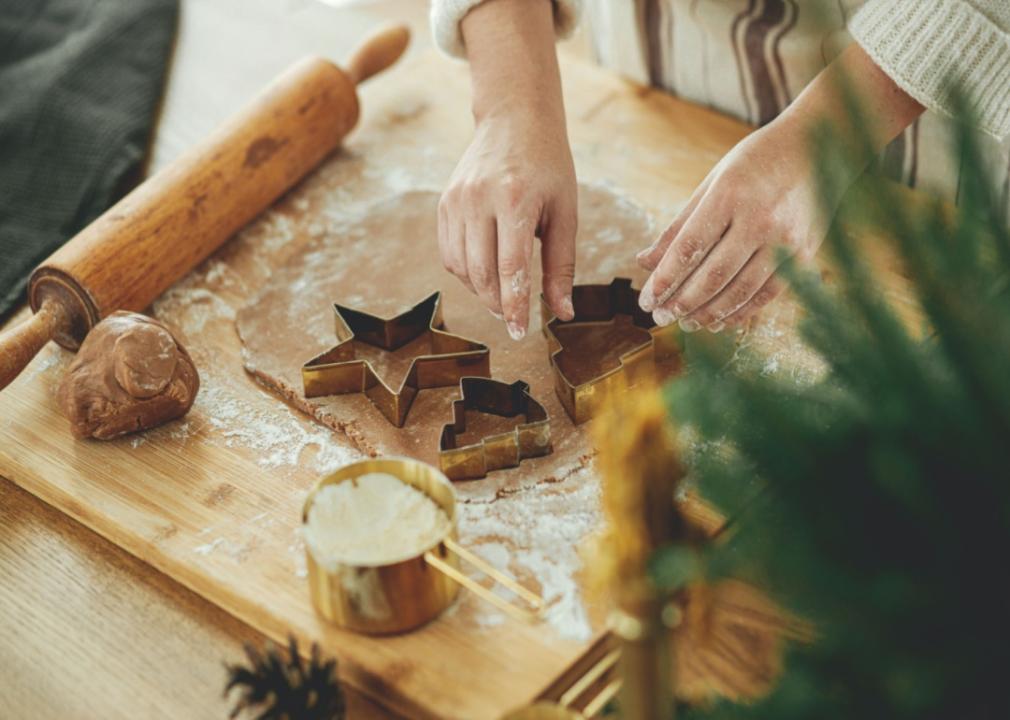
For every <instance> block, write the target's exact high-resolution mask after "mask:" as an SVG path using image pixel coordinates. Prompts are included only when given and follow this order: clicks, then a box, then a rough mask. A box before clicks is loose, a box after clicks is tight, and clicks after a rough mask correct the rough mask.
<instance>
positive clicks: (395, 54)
mask: <svg viewBox="0 0 1010 720" xmlns="http://www.w3.org/2000/svg"><path fill="white" fill-rule="evenodd" d="M408 44H410V28H408V27H407V26H406V25H392V26H390V27H386V28H383V29H381V30H379V31H377V32H376V33H375V34H373V35H371V36H370V37H369V38H368V39H367V40H365V41H364V42H363V43H362V44H361V45H360V46H358V49H357V50H355V51H354V54H353V55H352V56H351V59H350V60H349V61H348V63H347V67H346V68H345V69H346V71H347V74H348V76H350V78H351V80H352V81H353V82H354V84H355V85H360V84H361V83H363V82H364V81H365V80H367V79H368V78H370V77H372V76H373V75H377V74H379V73H380V72H382V71H383V70H385V69H386V68H388V67H389V66H390V65H392V64H393V63H395V62H396V61H397V60H398V59H399V58H400V56H401V55H403V51H404V50H406V49H407V45H408Z"/></svg>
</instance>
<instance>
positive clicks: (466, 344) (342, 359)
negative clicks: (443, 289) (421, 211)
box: [302, 292, 491, 427]
mask: <svg viewBox="0 0 1010 720" xmlns="http://www.w3.org/2000/svg"><path fill="white" fill-rule="evenodd" d="M441 297H442V295H441V293H439V292H435V293H432V294H431V295H429V296H428V297H427V298H425V299H424V300H422V301H421V302H419V303H418V304H417V305H415V306H414V307H412V308H410V309H409V310H407V311H406V312H403V313H401V314H400V315H397V316H396V317H394V318H389V319H386V318H380V317H376V316H375V315H369V314H368V313H364V312H361V311H360V310H354V309H353V308H349V307H345V306H343V305H337V304H334V306H333V309H334V311H335V314H336V334H337V340H339V342H338V344H337V345H336V346H334V347H333V348H331V349H329V350H327V351H326V352H324V353H323V354H322V355H318V356H316V357H314V358H312V359H311V360H309V361H308V362H307V363H305V365H303V366H302V386H303V389H304V392H305V397H307V398H313V397H321V396H324V395H345V394H349V393H364V394H365V395H366V396H367V397H368V399H369V400H371V401H372V403H373V404H374V405H375V406H376V407H377V408H378V409H379V410H380V412H382V414H383V415H385V417H386V419H387V420H389V422H391V423H392V424H393V425H395V426H396V427H403V424H404V422H405V421H406V419H407V412H408V411H409V410H410V406H411V404H412V403H413V402H414V398H415V397H416V396H417V393H418V392H419V391H421V390H426V389H429V388H436V387H445V386H447V385H455V384H456V383H457V382H459V380H460V378H462V377H464V376H466V375H479V376H482V377H487V376H489V375H490V374H491V351H490V350H489V349H488V347H487V345H484V344H483V343H479V342H476V341H473V340H467V339H466V338H463V337H460V336H459V335H453V334H452V333H449V332H446V331H445V330H444V329H443V328H444V327H445V323H444V322H443V321H442V304H441ZM425 333H427V334H428V335H429V339H430V341H431V352H430V353H429V354H427V355H419V356H417V357H415V358H414V360H413V361H412V362H411V364H410V369H409V370H408V371H407V375H406V376H405V377H404V378H403V381H402V382H401V383H400V387H399V388H398V389H396V390H394V389H392V388H390V387H389V386H388V385H386V383H385V382H384V381H383V380H382V378H380V377H379V375H378V374H377V373H376V372H375V369H374V368H373V367H372V364H371V363H370V362H369V361H367V360H359V359H356V358H355V354H354V343H355V341H357V342H363V343H367V344H369V345H373V346H375V347H378V348H381V349H383V350H387V351H392V350H396V349H397V348H400V347H403V346H404V345H406V344H407V343H408V342H410V341H411V340H415V339H417V338H419V337H421V336H422V335H424V334H425Z"/></svg>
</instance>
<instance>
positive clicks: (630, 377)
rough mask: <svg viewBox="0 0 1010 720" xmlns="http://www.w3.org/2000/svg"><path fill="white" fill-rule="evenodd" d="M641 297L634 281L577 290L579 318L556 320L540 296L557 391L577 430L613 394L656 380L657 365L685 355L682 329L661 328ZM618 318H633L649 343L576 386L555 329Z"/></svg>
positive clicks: (575, 301) (574, 299)
mask: <svg viewBox="0 0 1010 720" xmlns="http://www.w3.org/2000/svg"><path fill="white" fill-rule="evenodd" d="M638 293H639V291H638V290H635V289H634V288H632V287H631V280H630V279H628V278H614V280H613V281H612V282H611V283H610V284H609V285H576V286H575V287H574V288H573V289H572V305H573V307H574V310H575V317H574V318H573V319H571V320H567V321H565V320H561V319H559V318H558V317H557V316H555V315H554V313H553V312H552V311H551V309H550V307H548V305H547V301H546V300H545V299H544V297H543V295H541V296H540V312H541V318H542V320H543V331H544V336H545V337H546V338H547V352H548V356H549V357H550V362H551V371H552V372H553V374H554V390H555V392H556V393H557V396H558V399H559V400H560V401H561V405H562V406H563V407H564V408H565V412H567V413H568V416H569V417H570V418H571V419H572V422H574V423H575V424H576V425H579V424H581V423H583V422H585V421H586V420H588V419H589V418H591V417H592V416H593V414H594V413H595V412H596V410H597V408H598V407H599V406H600V403H601V402H602V401H603V399H604V398H605V397H606V396H607V395H609V394H610V393H612V392H618V391H623V390H627V389H628V388H631V387H634V386H635V385H636V384H637V383H638V382H640V381H641V380H643V379H646V378H647V377H653V376H654V373H655V369H656V363H657V361H661V360H665V359H667V358H670V357H672V356H674V355H676V354H677V353H678V352H680V348H681V345H680V333H679V331H678V329H677V326H676V325H670V326H668V327H660V326H658V325H656V323H655V322H654V321H653V319H652V314H651V313H647V312H645V311H644V310H642V309H641V308H640V307H639V306H638ZM618 315H627V316H629V317H630V318H631V322H632V324H633V325H634V326H635V327H637V328H640V329H642V330H645V331H646V332H647V333H648V334H649V338H648V340H646V341H645V342H643V343H641V344H640V345H637V346H635V347H633V348H632V349H631V350H629V351H628V352H626V353H623V354H622V355H621V356H620V358H619V360H618V363H617V365H616V366H615V367H613V368H611V369H609V370H607V371H605V372H603V373H601V374H600V375H597V376H595V377H593V378H591V379H589V380H587V381H586V382H583V383H579V384H575V383H573V382H572V381H571V380H570V379H569V377H568V376H567V375H566V374H565V372H564V370H563V369H562V367H561V366H560V365H559V363H558V357H559V356H560V355H561V353H562V352H563V351H564V348H563V347H562V344H561V341H560V340H559V339H558V337H557V335H556V334H555V329H556V328H557V327H559V326H562V325H565V326H571V325H577V324H579V323H584V324H589V323H605V322H610V321H612V320H614V319H615V318H616V317H617V316H618Z"/></svg>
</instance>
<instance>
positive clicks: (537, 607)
mask: <svg viewBox="0 0 1010 720" xmlns="http://www.w3.org/2000/svg"><path fill="white" fill-rule="evenodd" d="M444 544H445V547H446V549H448V550H449V552H451V553H453V554H455V555H456V557H458V558H459V559H460V560H462V561H464V562H467V563H469V564H470V565H472V566H473V567H475V568H477V569H478V570H480V571H481V572H482V573H484V574H485V575H487V576H488V577H490V578H491V579H492V580H494V581H495V582H496V583H498V584H499V585H501V586H503V587H505V588H507V589H508V590H510V591H512V592H513V593H515V594H516V595H518V596H519V597H521V598H522V599H523V600H524V601H525V602H526V604H527V605H529V608H528V609H527V608H520V607H516V606H515V605H513V604H512V603H510V602H509V601H508V600H505V599H504V598H501V597H498V596H497V595H495V594H494V593H493V592H491V591H490V590H488V589H487V588H486V587H484V586H483V585H481V584H480V583H479V582H476V581H474V580H473V579H472V578H470V577H469V576H468V575H465V574H463V573H462V572H460V571H459V570H457V569H456V568H455V567H454V566H453V565H451V564H449V563H447V562H446V561H445V560H443V559H442V558H440V557H438V556H436V555H435V554H434V553H432V552H426V553H425V554H424V560H425V562H427V563H428V564H429V565H431V566H432V567H433V568H435V569H436V570H438V571H439V572H441V573H443V574H445V575H446V576H447V577H449V578H450V579H452V580H454V581H455V582H457V583H459V584H460V585H462V586H463V587H465V588H466V589H467V590H469V591H470V592H473V593H475V594H476V595H478V596H479V597H481V598H482V599H484V600H486V601H487V602H489V603H491V604H492V605H494V606H495V607H497V608H498V609H499V610H502V611H504V612H506V613H508V614H509V615H511V616H512V617H514V618H516V619H517V620H522V621H524V622H535V621H537V620H539V619H540V614H541V612H542V611H543V605H544V601H543V600H542V599H541V597H540V596H539V595H537V594H536V593H534V592H532V591H530V590H528V589H527V588H524V587H523V586H522V585H520V584H519V583H517V582H516V581H515V580H513V579H512V578H510V577H509V576H508V575H505V574H504V573H503V572H501V571H499V570H497V569H496V568H494V567H492V566H491V565H489V564H488V563H486V562H485V561H484V560H482V559H481V558H479V557H477V556H476V555H474V554H473V553H472V552H470V551H469V550H467V549H466V548H464V547H461V546H460V545H459V544H458V543H457V542H455V541H454V540H452V539H451V538H447V539H446V540H445V541H444Z"/></svg>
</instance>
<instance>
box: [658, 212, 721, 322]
mask: <svg viewBox="0 0 1010 720" xmlns="http://www.w3.org/2000/svg"><path fill="white" fill-rule="evenodd" d="M729 222H730V213H729V210H728V209H727V208H725V207H723V204H722V203H721V202H720V201H718V200H715V199H713V198H711V197H710V196H709V197H708V198H706V199H705V200H703V201H702V203H701V204H700V205H699V206H698V209H697V210H695V212H694V213H693V214H692V215H691V217H690V218H689V219H688V221H687V223H686V224H685V225H684V228H683V229H682V230H681V231H680V232H679V233H677V237H676V238H674V240H673V242H671V243H670V246H669V247H668V248H667V249H666V252H665V253H664V254H663V257H662V259H661V260H660V261H659V264H658V265H657V266H656V269H655V270H653V272H652V275H650V276H649V279H648V280H646V281H645V285H644V286H643V287H642V292H641V294H640V295H639V298H638V303H639V305H640V306H641V307H642V309H643V310H645V311H646V312H652V311H653V310H655V309H656V308H657V307H659V306H660V305H663V304H664V303H666V301H667V300H669V299H670V297H671V296H672V295H673V294H674V293H675V292H676V291H677V290H679V289H680V286H681V285H682V284H683V283H684V281H685V280H687V278H689V277H690V276H691V273H693V272H694V271H695V270H696V269H698V267H699V266H700V265H701V264H702V262H704V260H705V258H706V257H708V254H709V252H711V250H712V248H713V247H715V245H716V243H718V242H719V241H720V240H721V239H722V237H723V235H724V234H725V232H726V230H727V228H728V227H729Z"/></svg>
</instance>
